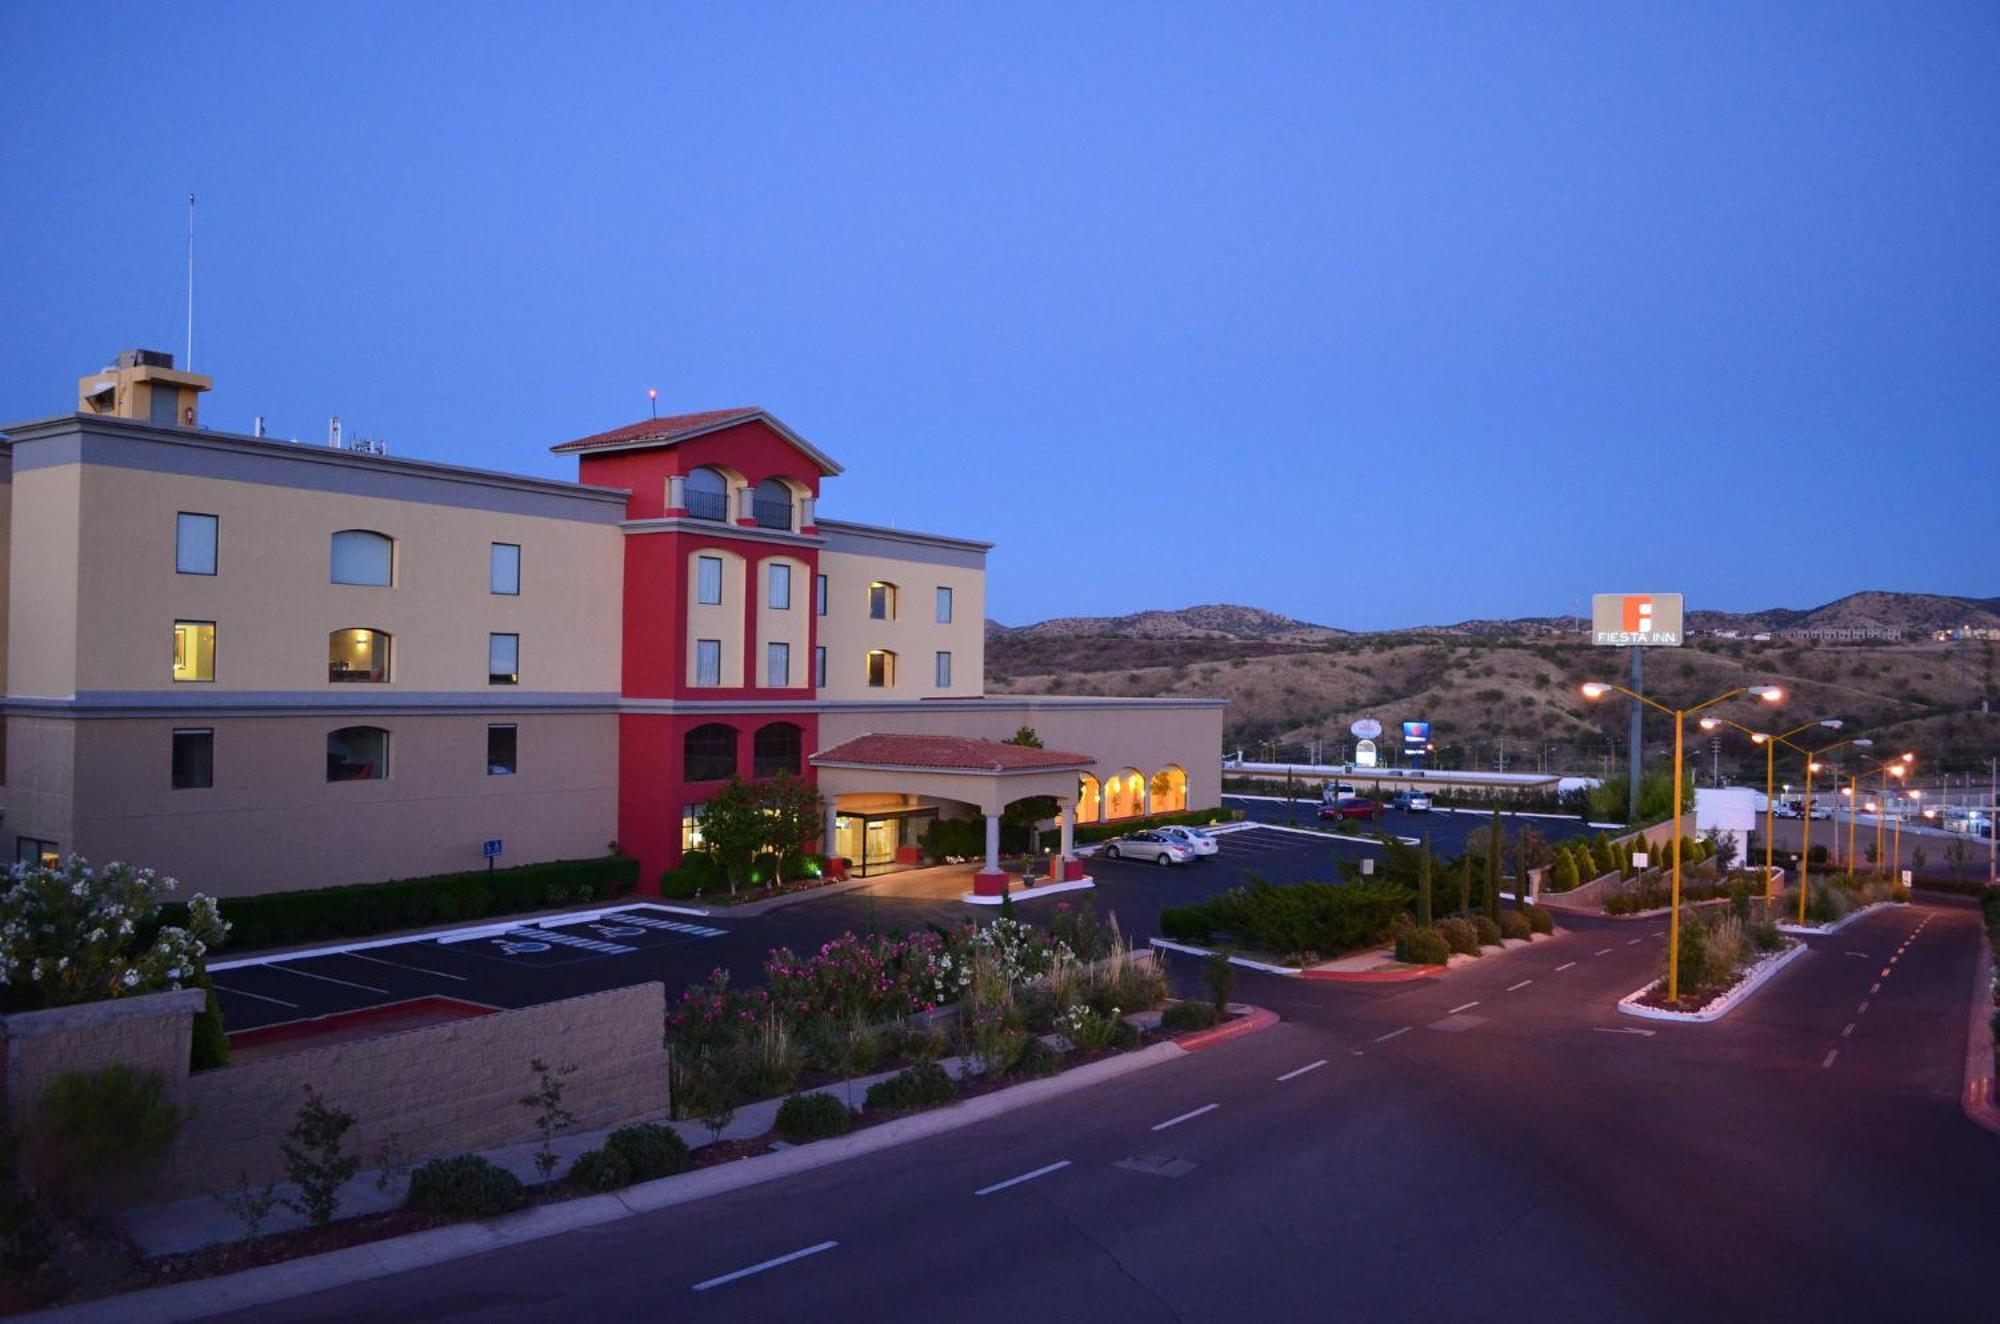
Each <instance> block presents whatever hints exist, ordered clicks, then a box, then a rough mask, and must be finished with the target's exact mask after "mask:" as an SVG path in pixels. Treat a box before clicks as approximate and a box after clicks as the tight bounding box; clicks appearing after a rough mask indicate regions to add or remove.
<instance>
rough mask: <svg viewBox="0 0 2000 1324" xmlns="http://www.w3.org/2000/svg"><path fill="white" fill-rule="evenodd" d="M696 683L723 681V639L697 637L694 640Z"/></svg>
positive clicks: (715, 683) (717, 683) (716, 683)
mask: <svg viewBox="0 0 2000 1324" xmlns="http://www.w3.org/2000/svg"><path fill="white" fill-rule="evenodd" d="M694 683H695V684H697V685H720V684H721V683H722V641H721V640H720V639H697V640H695V641H694Z"/></svg>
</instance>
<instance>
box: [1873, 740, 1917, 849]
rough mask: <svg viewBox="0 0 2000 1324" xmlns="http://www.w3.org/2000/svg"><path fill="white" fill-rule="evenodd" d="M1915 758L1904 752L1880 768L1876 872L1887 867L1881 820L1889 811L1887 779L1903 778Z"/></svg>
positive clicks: (1876, 823) (1908, 772) (1900, 824)
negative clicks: (1880, 788)
mask: <svg viewBox="0 0 2000 1324" xmlns="http://www.w3.org/2000/svg"><path fill="white" fill-rule="evenodd" d="M1916 760H1917V756H1916V755H1915V754H1905V755H1903V756H1902V757H1901V758H1900V759H1897V760H1895V761H1894V762H1892V763H1890V764H1888V765H1887V766H1886V767H1884V768H1883V769H1882V812H1881V813H1879V814H1877V815H1875V869H1876V872H1878V873H1883V872H1886V871H1887V868H1888V861H1887V860H1886V859H1885V858H1884V857H1883V855H1882V833H1883V824H1882V820H1883V819H1884V818H1885V817H1887V816H1888V813H1889V796H1890V794H1891V791H1890V787H1889V779H1890V778H1891V777H1894V778H1895V779H1896V780H1897V781H1901V780H1902V779H1903V778H1905V777H1907V776H1909V775H1910V764H1912V763H1914V762H1916ZM1896 826H1897V828H1898V829H1900V828H1901V827H1902V822H1901V820H1900V819H1899V820H1898V821H1897V824H1896ZM1900 844H1901V843H1900V841H1899V842H1898V845H1899V846H1900Z"/></svg>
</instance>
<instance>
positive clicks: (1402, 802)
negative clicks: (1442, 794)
mask: <svg viewBox="0 0 2000 1324" xmlns="http://www.w3.org/2000/svg"><path fill="white" fill-rule="evenodd" d="M1389 807H1390V808H1391V809H1402V810H1406V811H1408V812H1409V813H1412V814H1428V813H1429V812H1430V811H1431V793H1430V792H1429V791H1398V792H1396V798H1395V799H1393V800H1391V801H1390V802H1389Z"/></svg>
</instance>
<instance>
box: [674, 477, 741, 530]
mask: <svg viewBox="0 0 2000 1324" xmlns="http://www.w3.org/2000/svg"><path fill="white" fill-rule="evenodd" d="M682 491H683V492H684V493H685V497H684V499H685V500H686V501H687V513H688V514H689V515H690V516H692V517H693V518H695V519H711V520H727V519H728V518H729V480H728V479H726V478H724V477H723V476H722V475H721V474H719V473H717V472H716V471H715V470H713V469H694V470H691V471H689V473H688V476H687V482H686V483H684V484H683V485H682Z"/></svg>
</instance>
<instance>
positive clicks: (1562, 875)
mask: <svg viewBox="0 0 2000 1324" xmlns="http://www.w3.org/2000/svg"><path fill="white" fill-rule="evenodd" d="M1576 888H1577V881H1576V861H1575V860H1574V859H1572V858H1571V856H1570V853H1569V852H1568V851H1558V852H1556V862H1555V863H1554V864H1553V865H1551V866H1550V868H1549V890H1550V891H1551V892H1573V891H1575V890H1576Z"/></svg>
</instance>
